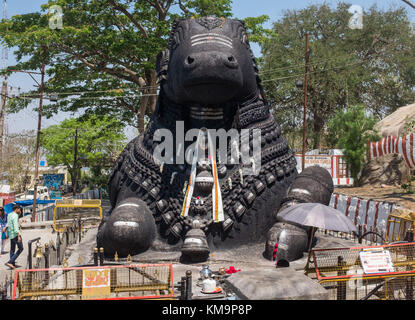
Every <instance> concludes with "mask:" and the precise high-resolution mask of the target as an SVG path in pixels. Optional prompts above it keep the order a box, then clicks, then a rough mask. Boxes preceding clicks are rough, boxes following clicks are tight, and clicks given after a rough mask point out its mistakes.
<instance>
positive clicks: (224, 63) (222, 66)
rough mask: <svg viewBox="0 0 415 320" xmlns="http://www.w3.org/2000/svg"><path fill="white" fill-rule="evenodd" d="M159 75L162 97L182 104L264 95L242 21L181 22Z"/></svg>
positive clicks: (161, 57) (158, 67)
mask: <svg viewBox="0 0 415 320" xmlns="http://www.w3.org/2000/svg"><path fill="white" fill-rule="evenodd" d="M156 71H157V76H158V79H159V82H160V86H161V93H162V94H164V95H165V96H166V97H167V98H168V99H169V100H171V101H173V102H175V103H177V104H192V103H193V104H195V103H196V104H200V105H209V106H212V107H215V106H217V105H220V104H223V103H225V102H229V101H236V102H239V101H245V100H246V99H248V98H249V97H252V96H253V95H255V94H257V92H258V89H259V90H260V91H262V89H261V87H260V85H259V83H260V80H259V77H258V68H257V66H256V63H255V59H254V56H253V54H252V51H251V48H250V45H249V41H248V36H247V32H246V27H245V23H244V22H243V21H241V20H233V19H225V18H217V17H212V16H209V17H202V18H192V19H187V20H176V21H175V22H174V24H173V27H172V31H171V35H170V39H169V45H168V48H167V49H166V50H164V51H162V52H161V53H160V54H159V55H158V56H157V64H156ZM262 96H263V94H262Z"/></svg>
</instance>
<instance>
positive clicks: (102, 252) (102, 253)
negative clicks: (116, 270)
mask: <svg viewBox="0 0 415 320" xmlns="http://www.w3.org/2000/svg"><path fill="white" fill-rule="evenodd" d="M99 265H100V266H103V265H104V248H103V247H101V248H99Z"/></svg>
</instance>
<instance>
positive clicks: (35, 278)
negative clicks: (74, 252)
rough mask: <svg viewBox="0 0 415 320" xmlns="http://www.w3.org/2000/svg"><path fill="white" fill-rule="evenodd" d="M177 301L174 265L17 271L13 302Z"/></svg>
mask: <svg viewBox="0 0 415 320" xmlns="http://www.w3.org/2000/svg"><path fill="white" fill-rule="evenodd" d="M46 297H48V299H53V300H90V299H100V300H101V299H110V300H121V299H174V282H173V266H172V264H147V265H115V266H88V267H70V268H50V269H32V270H16V271H15V275H14V285H13V293H12V299H13V300H23V299H45V298H46Z"/></svg>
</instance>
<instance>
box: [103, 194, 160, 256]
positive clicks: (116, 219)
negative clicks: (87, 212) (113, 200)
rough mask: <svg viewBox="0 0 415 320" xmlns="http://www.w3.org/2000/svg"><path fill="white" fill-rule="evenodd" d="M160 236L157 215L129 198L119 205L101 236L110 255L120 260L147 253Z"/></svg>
mask: <svg viewBox="0 0 415 320" xmlns="http://www.w3.org/2000/svg"><path fill="white" fill-rule="evenodd" d="M155 236H156V227H155V221H154V218H153V215H152V213H151V211H150V209H149V208H148V207H147V205H146V203H145V202H144V201H142V200H139V199H136V198H127V199H124V200H123V201H121V202H120V203H118V204H117V206H116V207H115V208H114V210H113V211H112V213H111V215H110V216H109V217H108V218H107V220H106V222H105V225H103V230H102V232H100V233H99V235H98V246H100V247H103V248H104V252H105V255H106V256H113V255H114V254H115V252H117V254H118V256H119V257H120V258H124V257H127V256H128V255H129V254H130V255H135V254H138V253H141V252H144V251H146V250H147V249H148V248H149V247H150V245H151V243H152V242H153V240H154V238H155Z"/></svg>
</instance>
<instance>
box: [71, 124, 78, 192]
mask: <svg viewBox="0 0 415 320" xmlns="http://www.w3.org/2000/svg"><path fill="white" fill-rule="evenodd" d="M74 149H75V150H74V156H73V181H72V188H73V191H72V193H73V196H75V195H76V187H77V182H78V181H77V179H78V164H77V161H78V159H77V158H78V129H75V143H74Z"/></svg>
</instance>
